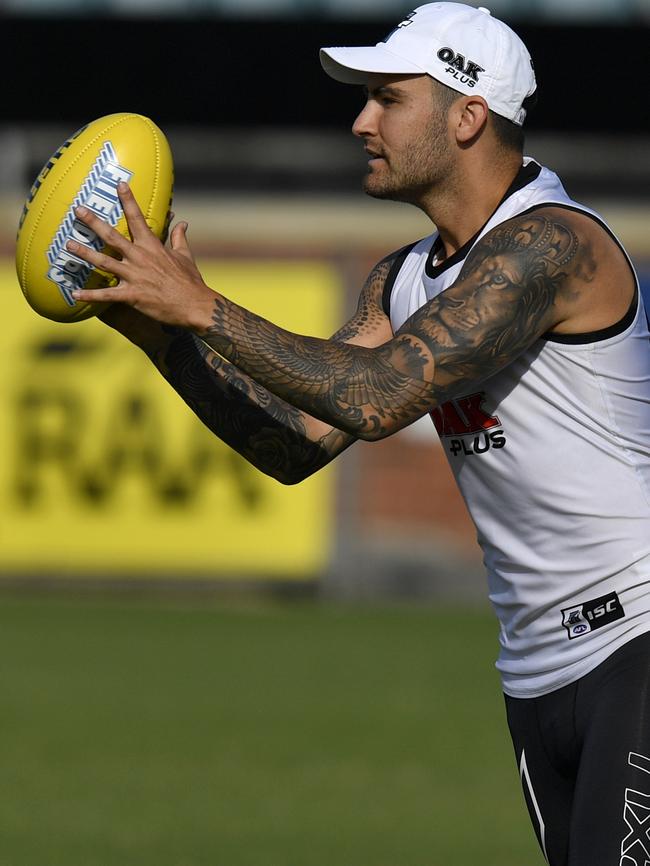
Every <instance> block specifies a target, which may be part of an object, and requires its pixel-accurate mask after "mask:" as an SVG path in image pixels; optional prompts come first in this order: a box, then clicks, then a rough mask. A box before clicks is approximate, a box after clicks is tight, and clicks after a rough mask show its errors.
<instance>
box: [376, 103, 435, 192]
mask: <svg viewBox="0 0 650 866" xmlns="http://www.w3.org/2000/svg"><path fill="white" fill-rule="evenodd" d="M450 173H451V154H450V150H449V143H448V140H447V117H446V113H445V114H443V113H442V112H440V113H436V114H434V116H433V117H432V118H431V123H430V124H429V126H428V127H427V128H426V129H423V130H422V132H421V134H420V136H419V137H418V138H417V139H414V140H413V141H412V142H411V143H410V145H409V146H408V147H405V148H404V150H403V151H402V153H401V154H400V156H399V164H395V163H394V162H392V161H391V162H389V163H387V164H386V165H385V166H384V168H383V170H382V171H380V172H374V171H372V170H369V171H368V174H367V175H366V176H365V178H364V181H363V189H364V192H365V193H367V194H368V195H369V196H372V198H380V199H387V200H390V201H402V202H408V203H410V204H418V202H419V201H421V200H422V197H423V195H424V194H426V193H429V192H431V190H432V189H433V188H434V187H436V186H438V185H439V184H440V183H441V182H442V181H443V180H444V179H446V178H447V179H448V178H449V176H450Z"/></svg>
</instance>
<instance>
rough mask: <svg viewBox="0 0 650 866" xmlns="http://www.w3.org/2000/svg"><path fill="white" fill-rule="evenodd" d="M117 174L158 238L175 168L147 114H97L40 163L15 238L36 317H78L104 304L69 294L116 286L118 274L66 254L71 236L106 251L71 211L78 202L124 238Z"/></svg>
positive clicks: (25, 288) (20, 278) (19, 269)
mask: <svg viewBox="0 0 650 866" xmlns="http://www.w3.org/2000/svg"><path fill="white" fill-rule="evenodd" d="M122 180H123V181H126V182H127V183H128V184H129V185H130V187H131V190H132V192H133V194H134V196H135V198H136V200H137V202H138V204H139V205H140V208H141V210H142V212H143V214H144V216H145V219H146V221H147V224H148V225H149V228H150V229H151V230H152V231H153V233H154V234H155V235H156V236H157V237H159V238H162V237H163V235H164V233H165V232H166V229H167V221H168V219H169V208H170V205H171V198H172V191H173V182H174V169H173V162H172V155H171V151H170V149H169V144H168V142H167V139H166V138H165V136H164V134H163V133H162V132H161V130H160V129H159V128H158V127H157V126H156V124H155V123H153V121H151V120H149V118H148V117H143V116H142V115H140V114H130V113H120V114H109V115H107V116H106V117H100V118H99V119H98V120H94V121H93V122H92V123H89V124H88V125H87V126H84V127H82V128H81V129H80V130H79V131H78V132H75V134H74V135H72V136H71V137H70V138H68V139H67V141H64V142H63V144H62V145H61V146H60V147H59V148H58V150H56V151H55V152H54V153H53V154H52V156H51V157H50V158H49V159H48V161H47V162H46V163H45V165H44V166H43V168H42V169H41V171H40V173H39V175H38V177H37V178H36V180H35V181H34V184H33V186H32V188H31V190H30V193H29V196H28V198H27V201H26V202H25V206H24V208H23V212H22V216H21V218H20V225H19V227H18V238H17V244H16V271H17V273H18V281H19V283H20V286H21V288H22V290H23V294H24V295H25V298H26V299H27V302H28V303H29V304H30V306H31V307H32V308H33V309H34V310H35V311H36V312H37V313H39V314H40V315H41V316H45V317H46V318H48V319H52V320H54V321H55V322H77V321H80V320H81V319H87V318H89V317H90V316H94V315H96V314H97V313H98V312H100V311H101V310H102V309H104V308H105V307H106V304H92V303H88V302H86V301H78V302H76V301H75V300H74V298H73V297H72V294H71V293H72V292H73V291H74V289H83V288H85V289H98V288H103V287H105V286H110V285H115V284H116V283H117V278H116V277H114V276H113V275H112V274H108V273H106V272H103V271H100V270H98V269H95V268H93V267H92V266H91V265H89V264H88V263H87V262H85V261H83V259H80V258H77V257H76V256H74V255H72V253H70V252H68V251H67V250H66V243H67V242H68V241H69V240H71V239H73V240H76V241H78V242H79V243H82V244H85V245H86V246H89V247H92V249H95V250H104V243H103V241H101V240H100V238H99V237H98V236H97V235H96V234H95V233H94V232H93V231H91V230H90V229H89V228H88V227H87V226H85V225H84V224H83V223H82V222H80V221H79V220H78V219H77V218H76V217H75V214H74V210H75V208H77V207H79V206H80V205H84V206H85V207H87V208H88V209H89V210H91V211H92V212H93V213H95V214H97V215H98V216H99V217H101V218H102V219H104V220H106V221H107V222H109V223H110V224H111V225H112V226H113V227H114V228H116V229H117V231H118V232H120V234H123V235H124V236H125V237H128V236H129V233H128V228H127V225H126V219H125V217H124V214H123V212H122V206H121V204H120V200H119V198H118V195H117V185H118V183H119V182H120V181H122ZM104 251H105V252H107V253H110V252H111V250H110V249H106V250H104Z"/></svg>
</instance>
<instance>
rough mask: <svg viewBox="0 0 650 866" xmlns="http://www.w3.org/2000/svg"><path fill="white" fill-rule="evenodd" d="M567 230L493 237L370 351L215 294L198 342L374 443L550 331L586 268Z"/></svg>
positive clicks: (566, 221)
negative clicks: (288, 326)
mask: <svg viewBox="0 0 650 866" xmlns="http://www.w3.org/2000/svg"><path fill="white" fill-rule="evenodd" d="M570 221H571V215H570V214H567V217H566V218H564V216H561V217H558V216H556V215H555V214H554V216H553V218H549V217H548V216H546V215H544V214H543V213H542V212H536V213H533V214H531V215H529V216H522V217H518V218H516V219H514V220H510V221H509V222H507V223H504V224H503V225H501V226H499V227H497V228H496V229H494V230H493V231H491V232H490V233H489V234H487V235H486V236H485V238H483V239H482V240H481V241H480V242H479V243H478V244H477V245H476V246H475V247H474V249H473V250H472V252H471V254H470V256H469V257H468V259H467V261H466V263H465V265H464V267H463V269H462V271H461V273H460V276H459V278H458V280H457V281H456V283H455V284H454V285H453V286H452V287H451V288H450V289H448V290H447V291H445V292H444V293H442V294H441V295H439V296H438V297H437V298H434V299H433V300H432V301H430V302H428V303H427V304H425V305H424V306H423V307H421V308H420V309H419V310H418V311H417V312H416V313H415V314H414V315H413V316H412V317H411V318H410V319H409V320H408V321H407V322H406V323H405V324H404V325H403V326H402V328H400V330H399V331H398V332H397V333H396V334H395V336H394V338H393V339H392V340H390V341H389V342H387V343H385V344H384V345H382V346H379V347H378V348H374V349H366V348H362V347H359V346H351V345H341V344H340V343H337V342H334V341H331V340H320V339H317V338H314V337H305V336H299V335H297V334H293V333H290V332H288V331H285V330H283V329H282V328H279V327H276V326H275V325H272V324H271V323H270V322H268V321H266V320H265V319H263V318H261V317H260V316H257V315H255V314H254V313H251V312H249V311H247V310H244V309H243V308H241V307H239V306H237V305H236V304H233V303H232V302H230V301H228V300H227V299H225V298H223V297H221V296H217V298H216V300H215V304H214V311H213V321H212V325H211V327H210V328H209V329H208V330H207V331H206V333H205V334H203V335H202V336H203V338H204V339H205V341H206V342H207V343H208V344H209V345H210V346H211V347H212V348H214V349H215V351H216V352H218V353H219V354H220V355H222V356H223V357H225V358H227V359H228V360H230V361H231V362H232V363H233V364H235V365H236V366H237V367H238V368H240V369H241V370H244V371H245V372H246V373H247V374H248V375H249V376H251V377H252V378H253V379H255V380H256V381H257V382H259V383H260V384H261V385H263V386H264V387H265V388H267V389H268V390H270V391H271V392H273V393H274V394H276V395H278V396H279V397H281V398H282V399H283V400H284V401H286V402H287V403H290V404H291V405H293V406H296V407H298V408H300V409H303V410H304V411H305V412H308V413H310V414H311V415H314V416H315V417H317V418H320V419H322V420H323V421H326V422H328V423H331V424H333V425H335V426H336V427H339V428H341V429H343V430H345V431H347V432H348V433H350V434H351V435H355V436H360V437H362V438H365V439H378V438H382V437H383V436H387V435H389V434H390V433H392V432H394V431H395V430H398V429H400V428H401V427H403V426H405V425H406V424H408V423H410V422H411V421H413V420H415V419H416V418H418V417H420V416H421V415H423V414H424V413H426V412H427V411H429V410H431V409H432V408H434V407H435V406H436V405H438V404H439V403H442V402H444V401H446V400H448V399H449V398H451V397H453V396H458V395H461V394H463V393H465V392H466V391H468V390H470V389H472V388H474V387H475V386H476V385H477V384H479V383H480V382H482V381H484V380H485V379H487V378H488V377H489V376H491V375H493V374H494V373H495V372H497V371H498V370H500V369H501V368H502V367H504V366H505V365H506V364H508V363H509V362H510V361H512V360H513V359H514V358H516V357H517V356H518V355H519V354H521V352H523V351H524V350H525V349H526V348H527V347H528V346H529V345H531V344H532V343H533V342H534V341H535V340H536V339H537V338H538V337H539V336H541V334H543V333H544V332H545V331H546V330H548V328H549V327H552V324H553V316H552V308H553V305H554V304H555V302H556V299H557V297H558V294H559V293H565V296H568V297H570V294H569V291H570V290H569V288H568V286H569V285H574V282H575V281H572V280H571V277H572V276H574V275H575V273H576V272H577V271H578V270H580V272H581V273H583V274H584V272H585V269H587V268H591V269H592V270H593V269H595V264H594V262H593V260H592V258H591V256H590V254H589V251H588V250H587V251H585V250H583V249H581V244H580V243H579V240H578V237H577V235H576V233H575V231H574V230H573V229H572V227H571V224H570ZM592 276H593V275H592Z"/></svg>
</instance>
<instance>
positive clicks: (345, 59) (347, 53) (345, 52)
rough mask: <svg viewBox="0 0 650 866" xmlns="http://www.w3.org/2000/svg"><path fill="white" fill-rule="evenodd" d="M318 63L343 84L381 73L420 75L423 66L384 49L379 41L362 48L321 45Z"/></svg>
mask: <svg viewBox="0 0 650 866" xmlns="http://www.w3.org/2000/svg"><path fill="white" fill-rule="evenodd" d="M320 62H321V66H322V67H323V69H324V70H325V72H327V74H328V75H329V76H330V78H334V79H335V80H336V81H342V82H343V83H344V84H365V83H366V82H367V81H368V76H369V75H373V74H382V73H383V74H385V75H399V74H400V73H403V74H405V75H423V74H424V72H425V70H424V69H420V67H419V66H415V64H414V63H409V61H408V60H404V58H403V57H398V56H397V55H396V54H393V53H392V52H391V51H386V49H385V48H381V47H380V46H379V45H373V46H369V47H364V48H321V50H320Z"/></svg>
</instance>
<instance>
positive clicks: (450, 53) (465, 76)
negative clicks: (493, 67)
mask: <svg viewBox="0 0 650 866" xmlns="http://www.w3.org/2000/svg"><path fill="white" fill-rule="evenodd" d="M438 60H442V62H443V63H446V64H447V65H446V66H445V72H446V73H447V74H448V75H451V76H452V77H453V78H455V79H456V81H458V83H459V84H464V85H465V86H466V87H476V84H477V83H478V76H479V73H480V72H485V69H484V68H483V67H482V66H479V65H478V63H475V62H474V61H473V60H468V59H467V58H466V57H465V56H464V55H463V54H460V53H459V52H457V51H454V49H453V48H448V47H445V48H441V49H440V51H438Z"/></svg>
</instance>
